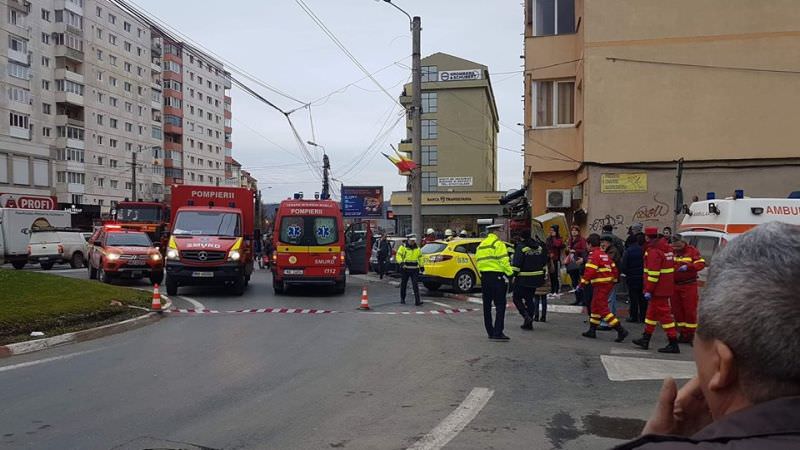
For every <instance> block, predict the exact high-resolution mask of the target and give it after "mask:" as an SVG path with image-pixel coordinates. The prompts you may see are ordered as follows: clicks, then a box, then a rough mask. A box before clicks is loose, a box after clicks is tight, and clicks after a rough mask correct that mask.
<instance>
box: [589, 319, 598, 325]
mask: <svg viewBox="0 0 800 450" xmlns="http://www.w3.org/2000/svg"><path fill="white" fill-rule="evenodd" d="M589 323H591V324H593V325H600V319H589Z"/></svg>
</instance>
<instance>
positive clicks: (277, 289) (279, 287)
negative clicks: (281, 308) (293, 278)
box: [272, 280, 284, 295]
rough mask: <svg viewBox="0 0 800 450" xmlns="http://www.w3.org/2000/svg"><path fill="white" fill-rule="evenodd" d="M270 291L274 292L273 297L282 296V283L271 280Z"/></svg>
mask: <svg viewBox="0 0 800 450" xmlns="http://www.w3.org/2000/svg"><path fill="white" fill-rule="evenodd" d="M272 290H273V291H274V292H275V295H281V294H283V292H284V289H283V281H275V280H272Z"/></svg>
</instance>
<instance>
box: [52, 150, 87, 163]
mask: <svg viewBox="0 0 800 450" xmlns="http://www.w3.org/2000/svg"><path fill="white" fill-rule="evenodd" d="M83 157H84V151H83V150H81V149H77V148H59V149H57V150H56V158H57V159H59V160H61V161H76V162H84V161H83Z"/></svg>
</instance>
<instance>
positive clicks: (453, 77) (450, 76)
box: [439, 69, 481, 81]
mask: <svg viewBox="0 0 800 450" xmlns="http://www.w3.org/2000/svg"><path fill="white" fill-rule="evenodd" d="M480 79H481V71H480V70H478V69H472V70H445V71H442V72H439V81H470V80H480Z"/></svg>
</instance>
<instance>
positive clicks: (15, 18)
mask: <svg viewBox="0 0 800 450" xmlns="http://www.w3.org/2000/svg"><path fill="white" fill-rule="evenodd" d="M8 23H10V24H12V25H16V26H18V27H24V26H25V14H24V13H23V12H22V11H17V10H16V9H12V8H8Z"/></svg>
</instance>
